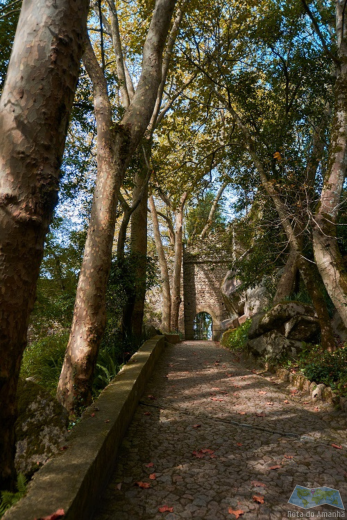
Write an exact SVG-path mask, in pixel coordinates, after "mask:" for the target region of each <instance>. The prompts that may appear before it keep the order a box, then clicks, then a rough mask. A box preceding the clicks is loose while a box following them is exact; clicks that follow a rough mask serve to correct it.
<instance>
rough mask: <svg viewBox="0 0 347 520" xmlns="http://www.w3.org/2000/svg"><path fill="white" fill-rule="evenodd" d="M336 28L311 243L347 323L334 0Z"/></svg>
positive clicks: (340, 38) (342, 130)
mask: <svg viewBox="0 0 347 520" xmlns="http://www.w3.org/2000/svg"><path fill="white" fill-rule="evenodd" d="M336 32H337V43H338V59H339V62H338V63H337V65H336V84H335V106H334V118H333V122H332V128H331V139H330V153H329V160H328V171H327V175H326V177H325V179H324V186H323V190H322V193H321V198H320V204H319V206H318V209H317V213H316V216H315V218H314V223H313V245H314V255H315V259H316V263H317V267H318V269H319V272H320V274H321V276H322V279H323V281H324V285H325V287H326V290H327V292H328V294H329V296H330V298H331V299H332V302H333V303H334V305H335V307H336V309H337V311H338V312H339V314H340V316H341V318H342V320H343V322H344V324H345V325H346V326H347V271H346V268H345V266H344V265H343V261H342V257H341V253H340V250H339V247H338V243H337V240H336V222H337V217H338V213H339V208H340V202H341V193H342V188H343V184H344V180H345V176H346V166H347V161H346V157H347V16H346V14H345V6H344V3H343V2H336Z"/></svg>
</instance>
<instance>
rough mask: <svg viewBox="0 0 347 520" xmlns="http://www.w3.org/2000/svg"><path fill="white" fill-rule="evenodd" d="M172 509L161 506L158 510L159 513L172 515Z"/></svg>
mask: <svg viewBox="0 0 347 520" xmlns="http://www.w3.org/2000/svg"><path fill="white" fill-rule="evenodd" d="M173 510H174V509H173V507H169V506H162V507H159V508H158V511H159V513H173Z"/></svg>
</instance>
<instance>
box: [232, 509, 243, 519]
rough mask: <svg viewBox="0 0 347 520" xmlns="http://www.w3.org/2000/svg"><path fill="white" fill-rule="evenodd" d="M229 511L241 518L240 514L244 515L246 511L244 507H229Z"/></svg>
mask: <svg viewBox="0 0 347 520" xmlns="http://www.w3.org/2000/svg"><path fill="white" fill-rule="evenodd" d="M228 513H229V514H230V515H234V516H235V518H240V516H241V515H243V514H244V513H245V512H244V511H242V509H237V510H234V509H233V508H232V507H229V509H228Z"/></svg>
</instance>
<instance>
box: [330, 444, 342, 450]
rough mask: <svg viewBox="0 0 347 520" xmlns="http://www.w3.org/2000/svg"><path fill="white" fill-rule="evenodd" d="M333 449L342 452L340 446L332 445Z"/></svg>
mask: <svg viewBox="0 0 347 520" xmlns="http://www.w3.org/2000/svg"><path fill="white" fill-rule="evenodd" d="M332 447H333V448H336V449H337V450H342V446H339V445H338V444H332Z"/></svg>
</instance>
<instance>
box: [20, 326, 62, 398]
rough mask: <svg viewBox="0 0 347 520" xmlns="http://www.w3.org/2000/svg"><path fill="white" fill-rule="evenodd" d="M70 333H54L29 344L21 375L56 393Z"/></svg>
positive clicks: (53, 393)
mask: <svg viewBox="0 0 347 520" xmlns="http://www.w3.org/2000/svg"><path fill="white" fill-rule="evenodd" d="M68 340H69V333H68V332H63V333H60V334H52V335H51V336H47V337H46V338H43V339H39V340H38V341H35V342H34V343H32V344H31V345H29V346H28V347H27V348H26V349H25V351H24V355H23V361H22V367H21V377H22V378H23V379H25V378H27V377H33V378H34V380H35V382H36V383H38V384H39V385H42V386H43V387H44V388H46V389H47V390H48V391H49V392H50V393H51V394H52V395H55V392H56V389H57V385H58V381H59V376H60V372H61V367H62V365H63V361H64V355H65V350H66V346H67V343H68Z"/></svg>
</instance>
